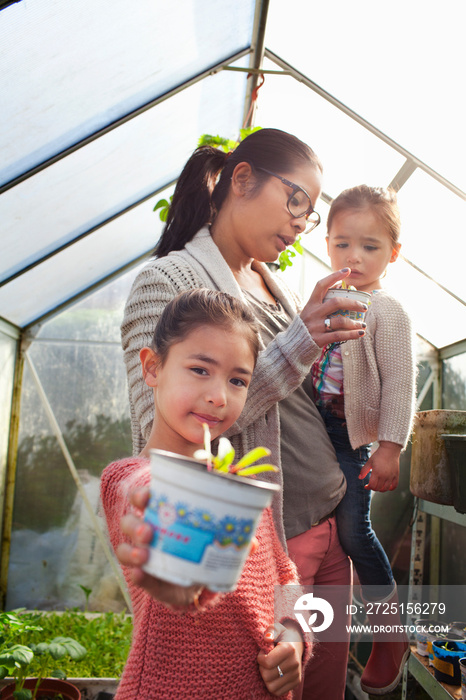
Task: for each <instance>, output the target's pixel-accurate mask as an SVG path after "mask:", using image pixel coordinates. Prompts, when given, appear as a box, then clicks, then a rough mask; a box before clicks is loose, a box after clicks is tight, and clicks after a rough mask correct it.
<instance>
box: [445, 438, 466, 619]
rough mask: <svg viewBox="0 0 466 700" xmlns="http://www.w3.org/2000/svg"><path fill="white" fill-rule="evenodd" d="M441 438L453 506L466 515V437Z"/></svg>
mask: <svg viewBox="0 0 466 700" xmlns="http://www.w3.org/2000/svg"><path fill="white" fill-rule="evenodd" d="M440 437H441V438H442V440H443V441H444V442H445V447H446V450H447V461H448V465H449V469H450V479H451V490H452V496H453V506H454V507H455V510H457V511H458V513H466V435H441V436H440ZM465 624H466V623H465Z"/></svg>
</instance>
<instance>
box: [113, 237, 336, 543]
mask: <svg viewBox="0 0 466 700" xmlns="http://www.w3.org/2000/svg"><path fill="white" fill-rule="evenodd" d="M254 265H255V269H256V270H257V271H258V272H260V274H261V275H262V277H263V278H264V280H265V282H266V284H267V286H268V288H269V289H270V291H271V293H272V294H273V295H274V296H275V297H276V298H277V299H278V300H279V301H280V303H281V304H282V306H283V307H284V309H285V310H286V311H287V313H288V314H289V315H290V316H291V318H292V319H293V320H292V322H291V324H290V326H289V327H288V329H287V330H286V331H284V332H283V333H279V334H278V335H277V336H276V337H275V338H274V340H272V341H271V342H270V343H269V345H268V346H267V348H266V349H263V350H262V352H261V353H260V355H259V358H258V362H257V365H256V368H255V370H254V374H253V378H252V381H251V384H250V387H249V391H248V399H247V402H246V405H245V407H244V409H243V412H242V413H241V416H240V418H239V420H238V421H237V423H235V425H234V426H232V427H231V428H230V430H229V431H228V435H229V436H231V441H232V443H233V446H234V447H235V450H236V451H237V454H244V453H245V452H247V451H248V450H250V449H252V448H253V447H256V446H258V445H266V446H267V447H268V448H269V449H270V450H271V451H272V454H271V457H270V460H271V462H272V463H274V464H277V465H280V464H281V460H280V421H279V414H278V406H277V402H278V401H280V400H282V399H284V398H285V397H286V396H288V395H289V394H291V393H292V392H293V391H294V390H295V389H296V388H297V387H298V386H299V385H300V384H301V383H302V381H303V379H304V377H305V376H306V375H307V374H308V372H309V370H310V368H311V365H312V363H313V362H314V361H315V360H316V359H317V356H318V354H319V352H320V349H319V347H318V346H317V345H316V344H315V343H314V341H313V339H312V338H311V336H310V334H309V332H308V330H307V328H306V326H305V325H304V323H303V322H302V320H301V318H300V316H298V315H297V312H298V311H299V300H298V297H297V296H296V295H295V294H294V293H293V292H291V291H290V290H289V289H288V287H286V285H285V284H284V282H283V280H281V279H280V278H279V277H278V276H277V275H273V274H272V273H271V272H270V270H269V269H268V267H267V266H266V265H265V264H263V263H254ZM198 287H209V288H211V289H219V290H222V291H224V292H228V293H230V294H232V295H233V296H235V297H238V298H240V299H243V300H244V297H243V295H242V292H241V289H240V287H239V286H238V284H237V282H236V280H235V278H234V276H233V274H232V272H231V270H230V268H229V266H228V265H227V263H226V262H225V259H224V258H223V256H222V255H221V253H220V251H219V249H218V248H217V246H216V245H215V243H214V242H213V240H212V237H211V235H210V232H209V229H208V228H203V229H201V230H200V231H199V232H198V233H197V234H196V235H195V236H194V238H193V240H192V241H190V242H189V243H187V245H186V246H185V248H184V249H183V250H180V251H173V252H172V253H170V254H169V255H167V256H166V257H163V258H159V259H155V260H152V261H151V262H149V263H148V264H147V265H146V266H145V267H144V268H143V270H141V272H140V273H139V274H138V276H137V278H136V280H135V282H134V284H133V287H132V290H131V292H130V295H129V298H128V301H127V303H126V308H125V314H124V319H123V323H122V325H121V335H122V345H123V350H124V360H125V363H126V370H127V374H128V389H129V396H130V407H131V423H132V432H133V451H134V454H135V455H137V454H139V452H140V451H141V450H142V448H143V447H144V445H145V443H146V441H147V439H148V437H149V433H150V429H151V425H152V420H153V416H154V402H153V395H152V390H151V389H149V388H148V387H147V386H146V384H145V382H144V380H143V378H142V372H141V369H140V363H139V351H140V350H141V348H142V347H144V346H145V345H149V344H150V342H151V340H152V336H153V333H154V329H155V326H156V324H157V321H158V319H159V317H160V314H161V313H162V311H163V309H164V308H165V306H166V304H167V303H168V302H169V301H170V299H172V298H173V297H174V296H176V294H178V293H180V292H182V291H185V290H189V289H193V288H198ZM238 433H239V434H238ZM335 464H336V467H335V468H338V464H337V463H336V462H335ZM261 478H262V477H261ZM263 478H265V479H268V480H270V481H273V482H275V483H279V484H280V485H282V474H281V470H280V472H279V473H273V472H267V473H265V474H264V475H263ZM273 512H274V521H275V526H276V528H277V533H278V535H279V537H280V539H281V540H282V542H284V541H285V537H284V531H283V502H282V494H281V491H280V493H278V494H277V495H276V496H275V501H274V503H273Z"/></svg>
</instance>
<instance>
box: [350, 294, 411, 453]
mask: <svg viewBox="0 0 466 700" xmlns="http://www.w3.org/2000/svg"><path fill="white" fill-rule="evenodd" d="M366 323H367V329H366V334H365V336H364V337H363V338H362V340H357V341H355V340H350V341H349V342H347V343H344V344H343V345H342V346H341V356H342V360H343V389H344V395H345V417H346V423H347V427H348V434H349V438H350V442H351V447H352V448H353V449H356V448H357V447H360V446H361V445H366V444H368V443H370V442H373V441H375V440H377V441H378V442H380V441H381V440H388V441H390V442H395V443H397V444H398V445H402V446H403V447H406V443H407V441H408V437H409V435H410V432H411V425H412V420H413V416H414V398H415V378H416V359H415V350H414V333H413V329H412V326H411V321H410V318H409V316H408V314H407V313H406V311H405V310H404V309H403V307H402V305H401V304H400V302H399V301H398V300H397V299H395V298H394V297H392V296H390V295H389V294H388V293H387V292H385V291H382V290H380V291H377V292H376V293H375V294H373V295H372V299H371V305H370V307H369V310H368V312H367V314H366Z"/></svg>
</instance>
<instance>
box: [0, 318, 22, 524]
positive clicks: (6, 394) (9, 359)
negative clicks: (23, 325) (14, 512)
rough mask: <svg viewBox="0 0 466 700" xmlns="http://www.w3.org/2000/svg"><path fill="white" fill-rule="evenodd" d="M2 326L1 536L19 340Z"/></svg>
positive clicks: (0, 399)
mask: <svg viewBox="0 0 466 700" xmlns="http://www.w3.org/2000/svg"><path fill="white" fill-rule="evenodd" d="M2 330H3V329H2V327H1V326H0V534H1V531H2V523H3V500H4V494H5V475H6V465H7V456H8V439H9V435H10V418H11V399H12V395H13V382H14V374H15V359H16V345H17V342H18V341H17V340H15V339H14V338H12V337H11V336H10V335H7V334H6V333H4V332H2Z"/></svg>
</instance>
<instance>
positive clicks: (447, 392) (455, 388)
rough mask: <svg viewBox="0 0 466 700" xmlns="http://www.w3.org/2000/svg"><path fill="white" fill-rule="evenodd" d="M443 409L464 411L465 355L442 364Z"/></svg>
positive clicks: (465, 397) (465, 404)
mask: <svg viewBox="0 0 466 700" xmlns="http://www.w3.org/2000/svg"><path fill="white" fill-rule="evenodd" d="M442 406H443V408H448V409H450V410H457V411H464V410H466V353H462V354H461V355H456V357H450V358H449V359H448V360H444V362H443V397H442Z"/></svg>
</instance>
